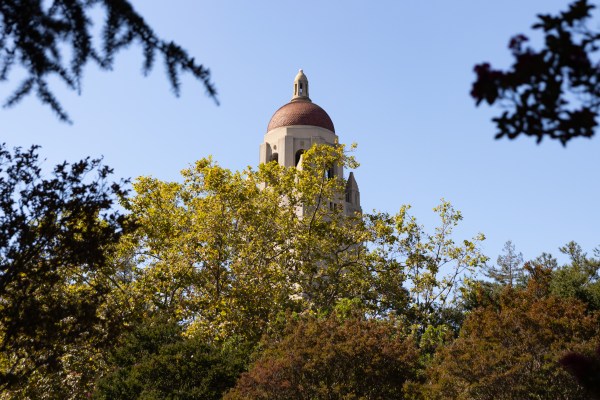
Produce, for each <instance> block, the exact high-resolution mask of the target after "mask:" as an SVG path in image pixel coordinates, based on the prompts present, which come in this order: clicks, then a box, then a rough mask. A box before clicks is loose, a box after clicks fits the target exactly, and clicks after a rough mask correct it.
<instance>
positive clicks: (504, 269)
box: [485, 240, 523, 287]
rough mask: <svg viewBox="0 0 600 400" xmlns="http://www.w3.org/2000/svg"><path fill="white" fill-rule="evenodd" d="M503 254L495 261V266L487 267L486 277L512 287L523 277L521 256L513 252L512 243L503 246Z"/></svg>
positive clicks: (508, 242)
mask: <svg viewBox="0 0 600 400" xmlns="http://www.w3.org/2000/svg"><path fill="white" fill-rule="evenodd" d="M502 250H503V254H501V255H499V256H498V259H497V260H496V264H497V266H488V267H487V268H486V271H485V273H486V275H487V276H488V277H489V278H492V279H493V280H495V281H496V282H498V283H500V284H502V285H508V286H511V287H512V286H513V285H514V284H515V283H518V282H519V280H520V279H521V278H522V277H523V267H522V264H523V254H522V253H521V252H519V253H517V252H516V251H515V246H514V245H513V243H512V241H510V240H509V241H507V242H506V243H505V244H504V248H503V249H502Z"/></svg>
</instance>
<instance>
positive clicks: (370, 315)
mask: <svg viewBox="0 0 600 400" xmlns="http://www.w3.org/2000/svg"><path fill="white" fill-rule="evenodd" d="M0 150H1V151H0V209H1V210H2V211H1V213H0V232H1V237H0V387H1V394H0V399H81V398H94V399H221V398H226V399H396V398H397V399H438V398H439V399H446V398H451V399H515V398H539V399H588V398H590V396H593V395H594V393H596V394H598V384H597V383H595V382H596V381H598V378H599V377H600V375H598V371H600V361H599V360H597V359H596V358H595V356H594V351H595V349H596V347H597V346H598V344H599V343H600V342H599V340H598V339H599V334H600V332H599V330H600V324H599V321H598V318H599V316H600V314H599V312H598V310H599V309H600V284H599V283H598V269H599V268H600V260H598V257H599V255H598V254H597V253H596V254H595V257H590V256H588V255H587V254H586V253H584V252H583V250H582V249H581V248H580V247H579V246H578V245H577V244H575V243H569V244H567V245H566V246H565V247H564V248H562V249H560V250H561V251H562V252H564V253H565V254H567V255H568V256H569V260H570V261H569V262H568V263H567V264H565V265H558V263H557V261H556V259H554V258H553V257H552V256H550V255H549V254H543V255H541V256H540V257H538V258H537V259H535V260H532V261H529V262H525V263H524V262H523V259H522V256H520V254H518V253H517V252H516V250H515V248H514V246H513V245H512V244H511V243H510V242H509V243H507V246H506V247H505V250H504V253H503V255H501V256H500V257H499V258H498V260H497V262H496V263H493V262H490V260H489V259H488V258H487V257H486V256H484V255H483V254H482V253H481V251H480V249H479V245H480V243H481V241H482V240H484V239H485V238H484V236H483V235H482V234H478V235H477V236H476V237H474V238H473V239H468V240H464V239H462V238H461V239H457V238H455V237H454V235H453V229H454V228H455V227H456V226H457V225H458V224H459V223H460V221H461V219H462V215H461V213H460V212H459V211H457V210H455V209H454V208H453V207H452V205H450V204H449V203H448V202H446V201H442V202H441V204H440V205H439V206H438V207H436V208H435V212H436V213H437V214H438V215H439V219H440V222H439V225H438V226H437V227H436V228H434V229H433V230H432V231H428V230H426V229H425V228H424V227H423V226H421V225H419V223H418V222H417V220H416V219H415V217H414V216H412V215H411V214H410V213H409V211H410V210H409V207H408V206H402V207H400V210H399V212H398V213H396V214H394V215H391V214H387V213H381V212H375V211H374V212H372V213H364V214H362V215H354V216H346V215H344V212H343V209H342V208H341V207H337V206H336V207H333V206H332V204H333V205H335V204H339V202H340V201H341V200H342V199H341V198H340V193H343V189H344V184H345V183H344V182H343V181H342V180H341V179H337V178H334V179H328V178H327V174H326V171H327V170H328V169H329V167H330V166H331V165H336V164H337V165H341V166H344V167H356V166H357V164H356V162H355V160H354V159H353V158H352V157H350V156H348V154H347V153H346V152H344V148H343V147H342V146H340V147H337V148H334V147H330V146H321V147H315V148H313V149H311V150H310V151H308V152H307V153H306V154H305V158H304V162H303V164H302V168H299V169H296V168H283V167H281V166H279V165H278V164H276V163H269V164H265V165H260V166H259V168H258V169H257V170H253V169H250V168H249V169H247V170H244V171H240V172H232V171H230V170H227V169H224V168H222V167H220V166H219V165H218V164H217V163H215V162H214V161H213V160H211V159H210V158H209V159H203V160H200V161H198V162H197V163H196V164H195V165H194V166H192V167H190V168H188V169H186V170H184V171H183V173H182V174H183V179H182V182H164V181H160V180H157V179H153V178H150V177H141V178H138V179H137V180H136V181H135V182H134V183H133V191H132V192H131V193H128V192H127V191H126V190H125V189H124V188H125V187H127V186H128V183H127V182H123V181H122V182H110V174H111V172H112V171H111V170H110V169H109V168H107V167H105V166H103V165H102V164H101V162H100V161H98V160H90V159H86V160H83V161H81V162H78V163H74V164H66V163H65V164H63V165H59V166H57V167H56V168H55V169H54V171H53V173H51V174H47V175H44V174H43V173H42V171H41V169H40V166H39V161H38V156H37V149H36V148H32V149H30V150H27V151H24V150H21V149H16V150H13V151H11V150H8V149H7V148H6V147H5V146H2V148H1V149H0ZM117 203H119V204H120V206H117ZM116 209H121V210H124V211H114V210H116ZM300 215H302V217H300ZM576 377H577V378H578V380H577V379H576Z"/></svg>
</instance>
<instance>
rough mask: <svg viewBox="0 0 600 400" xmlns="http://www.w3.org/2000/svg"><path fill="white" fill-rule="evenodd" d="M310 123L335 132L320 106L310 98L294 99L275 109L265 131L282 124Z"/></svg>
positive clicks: (329, 119)
mask: <svg viewBox="0 0 600 400" xmlns="http://www.w3.org/2000/svg"><path fill="white" fill-rule="evenodd" d="M291 125H310V126H318V127H321V128H325V129H329V130H330V131H331V132H334V133H335V129H334V127H333V122H332V121H331V118H329V115H327V113H326V112H325V110H323V109H322V108H321V107H319V106H318V105H316V104H315V103H313V102H311V101H310V100H294V101H291V102H289V103H287V104H286V105H284V106H283V107H281V108H280V109H279V110H277V111H275V114H273V117H271V121H270V122H269V126H268V127H267V132H269V131H271V130H273V129H275V128H279V127H282V126H291Z"/></svg>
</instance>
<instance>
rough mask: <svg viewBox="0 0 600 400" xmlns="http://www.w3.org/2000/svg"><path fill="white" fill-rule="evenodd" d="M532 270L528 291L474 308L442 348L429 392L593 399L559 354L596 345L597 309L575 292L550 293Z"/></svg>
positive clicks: (539, 274)
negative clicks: (592, 309)
mask: <svg viewBox="0 0 600 400" xmlns="http://www.w3.org/2000/svg"><path fill="white" fill-rule="evenodd" d="M538 269H539V268H538ZM533 272H535V273H536V274H537V278H539V279H535V278H533V279H531V281H530V284H529V286H528V287H527V288H526V289H525V290H515V289H512V288H508V287H507V288H505V290H504V291H503V292H502V293H501V295H500V297H499V299H498V300H497V302H496V303H495V304H490V305H487V306H485V307H482V308H479V309H476V310H474V311H472V312H471V314H470V315H469V316H468V317H467V319H466V320H465V323H464V325H463V327H462V329H461V331H460V335H459V337H458V338H457V339H456V340H455V341H454V342H452V343H451V344H449V345H448V346H447V347H445V348H443V349H442V350H441V351H440V352H439V353H438V354H437V356H436V358H435V360H434V365H432V366H431V368H430V369H429V371H428V378H429V381H428V384H427V385H425V386H424V390H423V392H424V393H423V395H424V396H425V398H432V399H442V398H453V399H526V398H539V399H587V398H588V396H587V395H586V393H584V391H583V390H582V388H581V387H580V386H579V385H578V384H577V382H576V381H575V379H573V377H571V376H570V375H569V373H568V372H567V371H565V370H564V369H563V368H562V367H561V365H560V364H559V363H558V360H559V359H560V358H561V357H562V356H564V355H565V354H566V353H567V352H569V351H574V350H576V351H581V352H584V353H587V352H589V351H590V350H592V349H593V348H594V347H595V343H596V338H597V337H598V323H599V316H598V314H597V313H592V312H589V311H588V310H587V309H586V304H585V303H583V302H581V301H579V300H577V299H574V298H559V297H556V296H552V295H550V294H549V286H548V280H546V279H544V278H545V274H543V271H537V270H536V271H533ZM532 275H533V276H534V277H535V276H536V275H535V274H532Z"/></svg>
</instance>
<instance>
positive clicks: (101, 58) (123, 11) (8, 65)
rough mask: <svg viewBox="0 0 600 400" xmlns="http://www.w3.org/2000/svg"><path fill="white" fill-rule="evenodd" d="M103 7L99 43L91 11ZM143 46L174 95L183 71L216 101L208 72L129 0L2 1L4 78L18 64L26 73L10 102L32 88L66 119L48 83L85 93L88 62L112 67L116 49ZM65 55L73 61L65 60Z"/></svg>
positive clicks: (147, 63)
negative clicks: (163, 72) (161, 65)
mask: <svg viewBox="0 0 600 400" xmlns="http://www.w3.org/2000/svg"><path fill="white" fill-rule="evenodd" d="M97 9H100V10H101V11H102V18H101V19H102V20H103V22H104V24H103V25H102V35H101V40H100V41H99V45H98V46H95V44H94V42H95V40H94V37H93V35H92V30H93V22H94V21H93V20H92V14H94V12H95V11H96V10H97ZM131 44H139V45H140V46H141V48H142V50H143V53H144V65H143V72H144V74H147V73H148V72H150V70H151V69H152V67H153V65H154V61H155V58H156V54H157V53H158V54H160V55H161V56H162V57H163V59H164V62H165V65H166V68H167V76H168V78H169V81H170V83H171V86H172V88H173V90H174V92H175V94H177V95H178V94H179V91H180V81H179V76H180V73H181V72H187V73H191V74H192V75H193V76H194V77H195V78H196V79H198V80H200V81H201V82H202V83H203V84H204V87H205V89H206V91H207V93H208V94H209V96H211V97H212V98H213V99H215V101H216V91H215V88H214V86H213V85H212V83H211V82H210V72H209V70H208V69H206V68H205V67H204V66H202V65H200V64H198V63H197V62H196V61H195V60H194V58H193V57H190V56H189V55H188V54H187V52H186V51H185V50H184V49H183V48H181V47H180V46H179V45H177V44H176V43H174V42H169V41H166V40H164V39H161V38H160V37H158V36H157V35H156V33H155V32H154V30H153V29H152V28H151V27H150V26H149V25H148V24H147V23H146V21H144V19H143V17H142V16H141V15H140V14H138V13H137V12H136V11H135V10H134V8H133V6H132V5H131V3H130V2H129V1H127V0H110V1H109V0H74V1H66V0H51V1H42V0H33V1H2V2H0V81H5V80H7V79H8V76H9V74H10V72H11V70H12V69H13V68H14V66H15V64H18V65H19V66H20V67H21V68H22V69H23V70H24V72H25V74H26V77H25V79H24V80H23V81H22V82H21V84H20V85H19V86H18V87H17V89H16V90H15V91H14V93H13V94H12V96H11V97H10V98H9V99H8V100H7V101H6V103H5V107H10V106H13V105H15V104H16V103H18V102H19V101H20V100H21V99H23V98H24V97H25V96H27V95H29V94H31V93H32V92H34V93H35V94H36V95H37V97H38V98H39V99H40V101H42V103H44V104H46V105H48V106H49V107H50V108H51V109H52V110H53V111H54V112H55V113H56V114H57V115H58V117H59V118H60V119H61V120H63V121H69V116H68V115H67V113H66V111H65V110H64V109H63V108H62V106H61V105H60V102H59V101H58V99H57V98H56V97H55V96H54V94H53V93H52V90H51V89H50V87H49V85H48V81H49V80H50V79H51V78H52V77H55V78H58V79H59V80H61V81H62V82H63V83H64V84H66V86H67V87H68V88H69V89H72V90H76V91H78V92H79V91H81V77H82V75H83V69H84V67H85V65H86V64H87V63H88V62H93V63H95V64H96V65H98V66H99V67H100V68H102V69H111V68H112V66H113V60H114V56H115V54H116V53H118V52H119V51H120V50H122V49H124V48H127V47H129V46H130V45H131ZM65 56H67V57H68V56H70V58H71V59H70V61H69V62H65V61H64V58H65Z"/></svg>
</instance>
